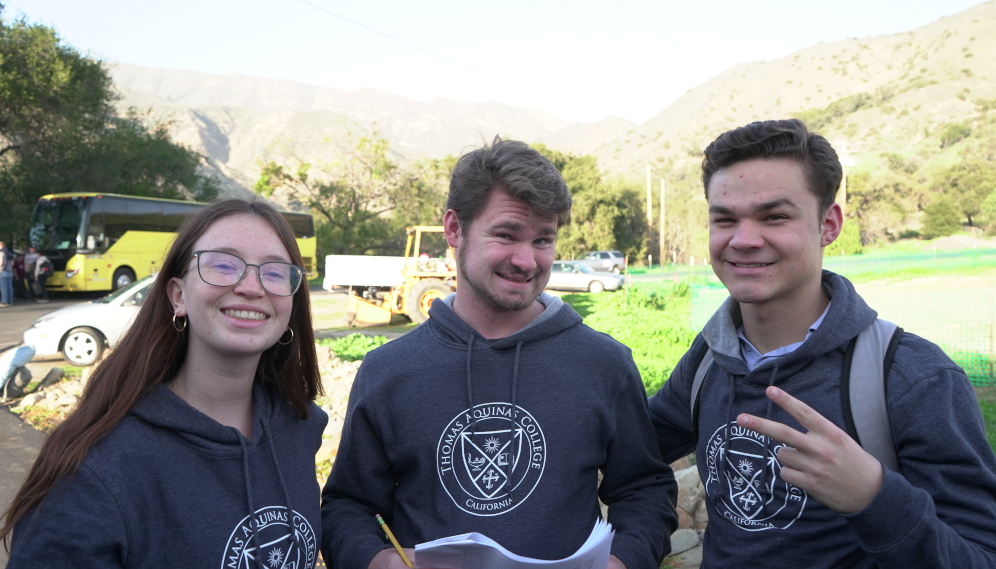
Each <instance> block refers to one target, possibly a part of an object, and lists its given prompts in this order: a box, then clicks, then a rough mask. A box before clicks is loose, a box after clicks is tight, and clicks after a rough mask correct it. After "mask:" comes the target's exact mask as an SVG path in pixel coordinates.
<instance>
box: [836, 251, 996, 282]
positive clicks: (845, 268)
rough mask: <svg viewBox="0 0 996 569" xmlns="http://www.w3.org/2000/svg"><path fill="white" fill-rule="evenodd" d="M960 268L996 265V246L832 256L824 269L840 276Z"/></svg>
mask: <svg viewBox="0 0 996 569" xmlns="http://www.w3.org/2000/svg"><path fill="white" fill-rule="evenodd" d="M960 267H979V268H982V267H996V249H963V250H960V251H922V252H919V253H871V254H867V255H850V256H846V257H845V256H829V257H824V258H823V268H824V269H826V270H828V271H833V272H835V273H837V274H838V275H844V276H847V275H858V274H863V273H884V272H888V271H901V270H903V269H941V270H943V269H956V268H960Z"/></svg>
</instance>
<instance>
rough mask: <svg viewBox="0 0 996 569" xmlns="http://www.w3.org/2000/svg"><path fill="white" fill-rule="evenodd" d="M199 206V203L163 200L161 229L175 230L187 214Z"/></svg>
mask: <svg viewBox="0 0 996 569" xmlns="http://www.w3.org/2000/svg"><path fill="white" fill-rule="evenodd" d="M200 208H201V205H200V204H184V203H170V202H163V228H162V231H176V230H177V229H179V228H180V224H181V223H183V220H184V219H186V218H187V216H188V215H190V214H192V213H194V212H195V211H197V210H198V209H200Z"/></svg>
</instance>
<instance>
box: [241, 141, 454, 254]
mask: <svg viewBox="0 0 996 569" xmlns="http://www.w3.org/2000/svg"><path fill="white" fill-rule="evenodd" d="M330 144H331V149H330V150H331V159H330V160H329V161H328V162H324V163H318V164H311V163H307V162H303V161H301V160H300V159H298V158H297V157H296V156H295V155H293V153H291V155H290V156H286V157H284V158H283V160H282V162H284V163H283V164H280V163H278V162H276V161H275V160H271V161H270V162H268V163H266V164H265V165H264V166H263V171H262V174H261V175H260V178H259V180H258V181H257V182H256V184H255V186H254V188H253V189H254V191H255V192H256V193H258V194H260V195H262V196H264V197H267V198H269V197H271V196H274V195H280V196H282V197H284V198H286V199H287V200H288V201H289V202H291V203H292V204H300V205H302V206H306V207H308V208H310V209H311V210H312V211H313V212H314V213H316V214H317V215H318V216H319V221H320V223H319V224H318V228H317V237H318V247H319V248H320V249H321V251H322V252H323V253H325V254H333V255H346V254H360V255H363V254H368V253H378V254H382V255H384V254H387V255H400V254H402V253H403V252H404V247H405V241H406V235H405V227H407V226H410V225H425V224H437V223H439V222H440V220H442V218H443V207H444V205H445V201H446V194H445V191H444V187H445V184H444V183H443V178H444V176H445V174H446V173H447V172H448V170H447V166H446V162H444V161H428V162H415V163H412V164H408V165H405V166H401V165H399V164H396V163H395V162H393V161H392V160H391V159H390V158H389V157H388V153H389V148H388V143H387V141H386V140H384V139H383V138H380V137H379V136H378V134H377V133H376V132H374V133H373V134H372V135H370V136H362V137H360V138H359V139H358V140H356V137H355V135H354V134H353V132H352V131H351V130H348V129H347V131H346V133H345V134H344V135H343V136H340V137H337V138H335V139H334V140H331V141H330Z"/></svg>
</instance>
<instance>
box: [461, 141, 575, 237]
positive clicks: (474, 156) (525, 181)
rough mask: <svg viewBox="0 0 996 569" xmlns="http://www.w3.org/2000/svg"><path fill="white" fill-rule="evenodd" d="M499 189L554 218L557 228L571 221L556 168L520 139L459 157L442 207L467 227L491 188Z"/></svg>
mask: <svg viewBox="0 0 996 569" xmlns="http://www.w3.org/2000/svg"><path fill="white" fill-rule="evenodd" d="M495 188H502V189H504V190H505V191H506V192H508V194H509V195H510V196H512V197H513V198H516V199H520V200H523V201H524V202H526V203H527V204H528V205H529V209H531V210H533V211H535V212H537V213H540V214H544V215H549V216H551V217H556V218H557V227H562V226H564V225H567V224H568V223H570V222H571V205H572V199H571V192H570V191H569V190H568V189H567V183H565V182H564V178H563V176H561V175H560V172H558V171H557V168H556V167H555V166H554V165H553V163H552V162H550V161H549V160H548V159H547V158H546V157H545V156H543V155H542V154H540V153H539V152H537V151H536V150H534V149H532V148H529V146H527V145H526V143H524V142H519V141H517V140H502V139H501V137H498V136H496V137H495V139H494V141H493V142H492V143H491V145H487V144H485V145H484V146H483V147H481V148H478V149H476V150H474V151H471V152H468V153H467V154H464V155H463V156H461V157H460V160H458V161H457V164H456V167H455V168H453V175H452V177H451V178H450V193H449V196H448V197H447V198H446V209H452V210H453V211H454V212H456V216H457V219H458V220H459V221H460V225H461V226H462V227H467V226H469V224H470V223H471V222H472V221H473V220H474V218H475V217H477V214H478V213H480V212H481V210H482V209H484V204H485V203H487V201H488V197H489V196H490V195H491V190H494V189H495Z"/></svg>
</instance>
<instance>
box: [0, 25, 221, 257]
mask: <svg viewBox="0 0 996 569" xmlns="http://www.w3.org/2000/svg"><path fill="white" fill-rule="evenodd" d="M114 100H115V95H114V93H113V91H112V85H111V79H110V75H109V74H108V73H107V70H106V69H105V68H104V66H103V64H102V63H101V62H100V61H99V60H96V59H94V58H91V57H86V56H82V55H80V54H79V53H78V52H77V51H76V50H74V49H73V48H72V47H70V46H67V45H65V44H64V43H62V41H61V40H60V39H59V37H58V35H57V34H56V32H55V30H53V29H51V28H48V27H45V26H41V25H33V24H29V23H27V22H26V21H25V20H24V19H23V18H22V19H19V20H17V21H15V22H13V23H12V24H10V25H6V24H5V23H4V22H3V20H2V19H0V235H2V236H5V237H6V236H10V238H12V239H11V241H12V242H14V243H16V242H17V241H18V237H20V236H22V235H24V233H25V231H26V230H27V225H28V222H29V220H30V217H31V209H32V207H33V206H34V203H35V202H36V201H37V200H38V198H39V197H40V196H42V195H45V194H51V193H58V192H105V193H120V194H137V195H145V196H159V197H169V198H186V199H210V198H212V197H214V196H215V195H217V193H218V184H217V183H216V182H215V181H214V180H213V179H211V178H208V177H205V176H202V175H200V174H199V173H198V168H199V166H200V165H201V163H202V161H203V158H202V157H201V156H200V155H198V154H197V153H195V152H193V151H191V150H189V149H187V148H185V147H182V146H179V145H176V144H174V143H172V142H171V141H170V140H169V137H168V135H167V129H168V126H169V125H168V124H161V123H154V124H151V125H147V124H146V122H147V120H146V117H144V116H143V115H140V114H138V113H137V112H135V111H129V112H128V113H126V114H125V115H124V116H118V115H117V114H116V113H115V111H114V108H113V106H112V103H113V102H114Z"/></svg>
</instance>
